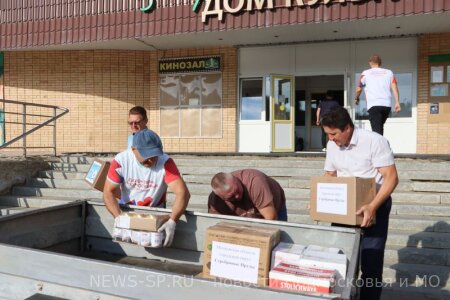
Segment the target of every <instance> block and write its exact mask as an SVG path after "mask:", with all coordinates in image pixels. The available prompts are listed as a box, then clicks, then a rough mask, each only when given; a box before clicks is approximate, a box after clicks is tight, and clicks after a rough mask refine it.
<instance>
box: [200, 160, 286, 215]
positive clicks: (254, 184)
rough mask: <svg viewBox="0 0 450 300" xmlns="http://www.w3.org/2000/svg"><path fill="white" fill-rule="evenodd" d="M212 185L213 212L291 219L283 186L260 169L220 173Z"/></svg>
mask: <svg viewBox="0 0 450 300" xmlns="http://www.w3.org/2000/svg"><path fill="white" fill-rule="evenodd" d="M211 187H212V189H213V192H212V193H211V194H210V195H209V199H208V212H209V213H212V214H221V215H231V216H240V217H247V218H260V219H268V220H281V221H287V210H286V197H285V196H284V191H283V188H282V187H281V186H280V184H279V183H278V182H277V181H276V180H274V179H272V178H270V177H269V176H267V175H266V174H264V173H262V172H260V171H258V170H253V169H244V170H238V171H234V172H231V173H218V174H216V175H214V177H213V178H212V180H211Z"/></svg>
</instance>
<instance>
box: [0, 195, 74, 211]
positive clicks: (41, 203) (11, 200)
mask: <svg viewBox="0 0 450 300" xmlns="http://www.w3.org/2000/svg"><path fill="white" fill-rule="evenodd" d="M76 200H80V199H79V198H72V197H61V196H55V197H51V196H46V197H41V196H14V195H3V196H0V205H2V206H13V207H24V208H42V207H47V206H53V205H60V204H63V203H68V202H72V201H76Z"/></svg>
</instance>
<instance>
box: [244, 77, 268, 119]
mask: <svg viewBox="0 0 450 300" xmlns="http://www.w3.org/2000/svg"><path fill="white" fill-rule="evenodd" d="M264 119H265V104H264V97H263V80H262V78H252V79H242V80H241V120H243V121H244V120H245V121H249V120H258V121H259V120H264Z"/></svg>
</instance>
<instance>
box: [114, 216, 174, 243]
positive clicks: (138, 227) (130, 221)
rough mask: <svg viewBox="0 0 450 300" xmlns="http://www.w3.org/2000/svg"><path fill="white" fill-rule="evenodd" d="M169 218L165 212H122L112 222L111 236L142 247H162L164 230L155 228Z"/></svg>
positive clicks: (116, 239)
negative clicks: (160, 230) (159, 230)
mask: <svg viewBox="0 0 450 300" xmlns="http://www.w3.org/2000/svg"><path fill="white" fill-rule="evenodd" d="M169 218H170V216H169V215H167V214H137V213H122V214H121V215H120V216H118V217H117V218H116V220H115V222H114V229H113V238H114V240H115V241H119V242H127V243H134V244H137V245H140V246H144V247H152V248H158V247H162V244H163V241H164V232H157V230H158V229H159V227H161V225H162V224H164V223H165V222H166V221H167V220H168V219H169Z"/></svg>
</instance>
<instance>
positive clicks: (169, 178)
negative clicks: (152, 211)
mask: <svg viewBox="0 0 450 300" xmlns="http://www.w3.org/2000/svg"><path fill="white" fill-rule="evenodd" d="M119 188H120V189H121V191H122V200H125V202H126V203H127V204H131V205H139V206H151V207H165V203H166V192H167V188H169V189H170V190H171V191H172V192H173V193H174V194H175V202H174V204H173V207H172V213H171V215H170V219H169V220H168V221H167V222H166V223H164V224H163V225H162V226H161V227H160V229H159V231H165V233H166V239H165V242H164V246H165V247H168V246H170V245H171V243H172V240H173V236H174V234H175V226H176V222H177V221H178V219H179V218H180V217H181V215H182V214H183V213H184V211H185V210H186V207H187V205H188V202H189V198H190V194H189V190H188V188H187V187H186V183H185V182H184V180H183V178H182V177H181V175H180V172H179V171H178V168H177V166H176V165H175V162H174V161H173V160H172V159H171V158H170V157H169V156H168V155H167V154H164V153H163V150H162V144H161V141H160V139H159V137H158V136H157V135H156V134H155V133H154V132H153V131H151V130H149V129H143V130H141V131H138V132H136V133H135V134H134V135H133V142H132V146H131V149H128V150H125V151H123V152H120V153H119V154H117V155H116V157H115V158H114V160H113V161H112V162H111V166H110V168H109V171H108V176H107V180H106V181H105V186H104V189H103V201H104V202H105V205H106V208H107V209H108V211H109V212H110V213H111V214H112V215H113V217H114V218H117V217H118V216H119V215H120V213H121V210H120V206H119V204H118V202H117V201H116V199H115V197H114V193H115V192H116V190H117V189H119Z"/></svg>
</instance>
